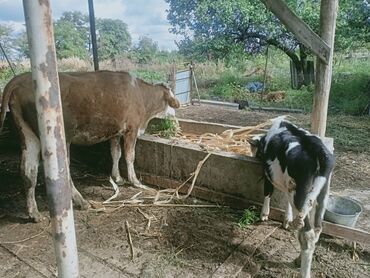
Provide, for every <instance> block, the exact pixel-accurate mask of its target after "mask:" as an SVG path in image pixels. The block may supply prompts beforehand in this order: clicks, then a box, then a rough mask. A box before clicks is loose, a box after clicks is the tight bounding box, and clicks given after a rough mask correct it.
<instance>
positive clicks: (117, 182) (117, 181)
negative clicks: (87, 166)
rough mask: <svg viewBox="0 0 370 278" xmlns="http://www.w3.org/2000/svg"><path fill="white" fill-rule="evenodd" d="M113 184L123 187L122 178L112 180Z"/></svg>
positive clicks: (123, 181)
mask: <svg viewBox="0 0 370 278" xmlns="http://www.w3.org/2000/svg"><path fill="white" fill-rule="evenodd" d="M113 180H114V182H115V183H116V184H117V185H124V184H125V180H124V179H123V178H122V177H118V178H113Z"/></svg>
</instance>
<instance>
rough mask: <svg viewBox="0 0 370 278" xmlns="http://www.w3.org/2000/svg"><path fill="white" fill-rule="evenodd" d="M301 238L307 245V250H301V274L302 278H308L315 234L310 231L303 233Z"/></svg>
mask: <svg viewBox="0 0 370 278" xmlns="http://www.w3.org/2000/svg"><path fill="white" fill-rule="evenodd" d="M303 237H304V241H305V242H306V244H307V249H303V250H301V273H302V277H303V278H310V277H311V273H310V272H311V263H312V256H313V252H314V251H315V232H314V231H313V230H312V229H311V230H309V231H307V232H304V234H303ZM301 248H302V247H301Z"/></svg>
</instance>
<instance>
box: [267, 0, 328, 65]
mask: <svg viewBox="0 0 370 278" xmlns="http://www.w3.org/2000/svg"><path fill="white" fill-rule="evenodd" d="M261 1H262V2H263V3H264V4H265V5H266V7H267V9H269V10H270V11H271V12H273V13H274V14H275V15H276V17H277V18H279V20H280V21H281V23H283V24H284V25H285V27H286V28H287V29H288V30H289V31H290V32H292V33H293V34H294V35H295V36H296V38H297V39H298V40H299V41H300V42H302V43H303V44H304V45H305V46H306V47H308V48H309V49H310V50H311V51H312V52H313V53H315V54H316V55H317V56H318V57H319V58H320V59H321V61H322V62H324V63H325V64H328V62H329V57H330V47H329V45H328V44H327V43H326V42H325V41H324V40H322V39H321V38H320V37H319V36H318V35H317V34H316V33H315V32H314V31H312V29H311V28H310V27H309V26H308V25H307V24H306V23H305V22H303V21H302V20H301V19H300V18H299V17H298V16H297V15H296V14H295V13H294V12H293V11H291V10H290V9H289V7H288V6H287V4H286V3H285V2H284V1H283V0H261Z"/></svg>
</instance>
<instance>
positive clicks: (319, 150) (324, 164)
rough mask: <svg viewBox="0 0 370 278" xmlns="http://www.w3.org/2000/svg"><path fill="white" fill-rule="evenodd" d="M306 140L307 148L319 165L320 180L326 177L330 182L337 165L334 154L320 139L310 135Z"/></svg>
mask: <svg viewBox="0 0 370 278" xmlns="http://www.w3.org/2000/svg"><path fill="white" fill-rule="evenodd" d="M304 138H305V139H304V141H305V142H304V144H305V145H306V148H308V149H311V154H313V155H314V156H315V157H314V159H315V160H317V162H318V164H319V165H318V166H319V167H318V178H319V177H325V178H326V180H328V179H329V176H330V174H331V172H332V171H333V168H334V164H335V157H334V154H332V153H331V152H330V151H329V149H328V148H327V147H326V146H325V145H324V143H323V141H322V140H321V139H320V138H318V137H316V136H314V135H308V136H305V137H304ZM318 182H319V180H318Z"/></svg>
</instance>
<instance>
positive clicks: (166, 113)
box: [164, 105, 176, 117]
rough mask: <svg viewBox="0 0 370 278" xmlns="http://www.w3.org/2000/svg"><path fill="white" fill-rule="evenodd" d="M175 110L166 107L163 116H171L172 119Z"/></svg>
mask: <svg viewBox="0 0 370 278" xmlns="http://www.w3.org/2000/svg"><path fill="white" fill-rule="evenodd" d="M175 113H176V112H175V109H173V108H172V107H170V106H168V105H167V107H166V110H165V111H164V114H165V115H166V116H172V117H175Z"/></svg>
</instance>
